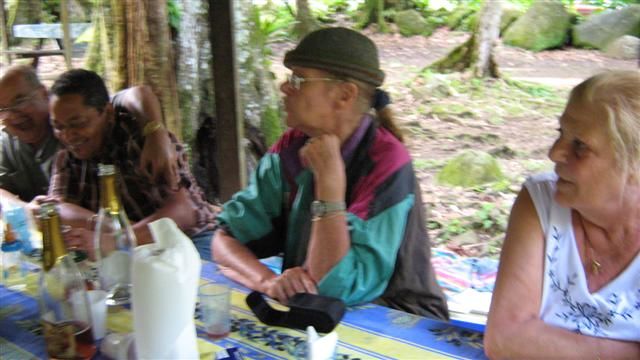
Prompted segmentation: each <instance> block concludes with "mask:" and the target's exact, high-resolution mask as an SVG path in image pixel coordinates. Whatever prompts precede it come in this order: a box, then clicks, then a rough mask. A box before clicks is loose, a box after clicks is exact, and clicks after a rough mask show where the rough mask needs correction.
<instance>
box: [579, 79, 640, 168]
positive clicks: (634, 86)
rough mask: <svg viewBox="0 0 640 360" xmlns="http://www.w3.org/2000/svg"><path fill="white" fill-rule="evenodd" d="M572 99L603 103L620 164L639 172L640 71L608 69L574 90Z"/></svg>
mask: <svg viewBox="0 0 640 360" xmlns="http://www.w3.org/2000/svg"><path fill="white" fill-rule="evenodd" d="M569 99H570V101H571V100H583V101H588V102H589V103H592V104H594V105H596V106H601V107H602V108H603V109H604V110H605V113H606V114H607V118H606V119H604V120H605V121H606V122H607V128H608V131H609V134H608V135H609V138H610V139H611V143H612V145H613V149H614V151H615V154H616V161H617V165H618V166H619V167H620V168H621V169H622V170H625V171H627V170H628V171H631V172H632V173H634V174H635V175H636V176H638V175H640V71H638V70H616V71H606V72H603V73H600V74H598V75H595V76H592V77H590V78H589V79H587V80H585V81H583V82H582V83H580V84H579V85H578V86H576V87H575V88H574V89H573V90H572V91H571V96H570V98H569Z"/></svg>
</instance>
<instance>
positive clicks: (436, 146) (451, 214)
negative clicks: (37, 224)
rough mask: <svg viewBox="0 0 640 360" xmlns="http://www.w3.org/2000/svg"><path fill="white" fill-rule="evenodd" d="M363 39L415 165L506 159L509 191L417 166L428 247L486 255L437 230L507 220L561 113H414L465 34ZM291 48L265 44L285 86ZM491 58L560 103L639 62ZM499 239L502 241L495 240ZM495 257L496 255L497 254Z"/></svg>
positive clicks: (582, 53) (508, 53)
mask: <svg viewBox="0 0 640 360" xmlns="http://www.w3.org/2000/svg"><path fill="white" fill-rule="evenodd" d="M364 33H365V34H367V35H368V36H370V37H371V38H372V39H373V40H374V42H375V43H376V44H377V46H378V48H379V51H380V58H381V63H382V68H383V69H384V70H385V71H386V80H385V84H384V85H383V87H384V88H385V89H386V90H388V91H389V92H390V93H391V95H392V98H393V102H394V109H395V111H396V115H397V117H398V119H399V121H400V122H401V124H403V125H404V126H405V127H407V128H408V129H412V131H410V132H408V133H409V134H410V135H409V138H408V141H407V145H408V147H409V149H410V151H411V154H412V156H413V158H414V161H418V162H422V163H433V164H441V163H443V162H444V161H445V160H447V159H449V158H451V157H452V156H454V155H456V154H457V153H458V152H459V151H460V150H462V149H466V148H472V149H480V150H485V151H489V152H496V151H503V150H504V151H506V152H508V153H510V155H509V156H501V157H500V159H499V161H500V165H501V166H502V168H503V171H504V172H505V173H506V174H507V176H508V178H509V180H510V181H511V185H510V186H509V187H508V189H507V190H503V191H477V189H462V188H451V187H446V186H442V185H439V184H437V183H436V181H435V179H434V177H435V174H436V172H437V171H438V170H439V168H440V166H437V165H436V166H424V167H417V173H418V177H419V180H420V182H421V186H422V189H423V200H424V201H425V202H426V203H427V204H426V205H427V208H428V211H429V218H430V220H432V221H434V222H435V223H437V224H440V228H437V229H432V230H430V232H431V237H432V239H434V242H435V243H436V244H438V245H448V246H449V247H451V248H456V249H457V250H461V251H460V252H461V253H465V254H467V255H484V254H486V253H487V251H488V249H487V243H488V242H489V241H491V240H492V239H489V238H487V236H486V235H480V236H479V237H474V238H472V239H470V240H469V239H467V240H463V242H466V243H467V245H465V246H466V248H465V249H460V247H459V246H458V244H456V241H457V240H456V239H455V238H454V239H449V237H448V236H447V237H446V238H443V226H446V224H449V223H450V222H451V221H452V220H453V219H457V218H461V217H464V216H471V215H473V214H474V213H475V212H477V210H478V208H479V207H480V205H481V204H483V203H491V204H496V206H498V207H500V208H502V209H503V213H504V215H505V216H506V213H508V209H509V208H510V206H511V203H512V202H513V199H514V197H515V194H516V192H517V191H518V189H519V187H520V183H521V182H522V180H523V179H524V177H525V176H527V175H530V174H532V173H534V172H537V171H540V170H544V169H550V166H551V163H550V162H549V161H548V160H547V158H546V152H547V149H548V147H549V146H550V145H551V143H552V141H553V139H554V137H555V134H556V133H555V128H556V127H557V120H556V119H557V116H558V115H560V113H559V112H558V113H557V114H554V115H553V116H549V115H545V114H543V113H542V112H540V113H537V112H533V115H531V114H532V113H531V112H527V114H526V115H523V116H514V115H513V114H511V115H509V116H508V117H506V118H505V119H501V120H502V121H500V122H499V123H495V122H492V121H491V119H487V118H483V117H482V114H480V115H479V116H475V117H471V118H468V119H465V120H464V122H460V121H449V120H447V119H440V118H438V117H437V116H433V115H432V114H429V113H424V112H421V111H418V110H417V109H419V108H420V107H421V106H423V105H424V104H422V103H421V101H420V100H416V99H415V98H414V97H413V95H412V91H411V87H412V86H411V85H412V83H413V82H414V80H415V76H416V74H417V73H418V72H419V71H420V69H422V68H424V67H425V66H427V65H429V64H430V63H432V62H433V61H435V60H437V59H439V58H440V57H442V56H444V55H445V54H447V53H448V52H449V51H450V50H451V49H453V48H454V47H455V46H456V45H458V44H460V43H462V42H463V41H465V40H466V39H467V37H468V36H469V35H468V33H464V32H452V31H449V30H447V29H439V30H437V31H436V32H435V33H434V34H433V35H431V36H430V37H423V36H414V37H410V38H406V37H403V36H401V35H399V34H378V33H375V32H373V31H371V30H368V29H365V30H364ZM293 46H294V44H293V43H276V44H272V45H271V47H272V51H273V55H272V63H273V65H272V70H273V71H274V73H275V74H276V78H277V79H283V78H284V76H285V73H286V72H287V69H285V68H284V67H283V66H282V57H283V55H284V52H285V51H286V50H287V49H290V48H292V47H293ZM495 51H496V60H497V62H498V64H499V67H500V71H501V72H502V74H503V75H504V76H506V77H508V78H511V79H516V80H524V81H529V82H534V83H540V84H544V85H548V86H552V87H554V88H556V89H558V90H559V92H558V94H560V95H559V96H562V98H565V97H566V94H567V93H568V91H569V90H570V88H571V87H573V86H574V85H576V84H578V83H579V82H580V81H582V80H584V79H585V78H587V77H589V76H591V75H593V74H596V73H598V72H601V71H604V70H607V69H637V68H638V61H633V60H631V61H624V60H615V59H610V58H607V57H605V56H604V55H603V54H602V53H601V52H599V51H596V50H580V49H573V48H564V49H559V50H552V51H543V52H539V53H533V52H529V51H526V50H522V49H518V48H512V47H508V46H503V45H502V44H498V45H497V47H496V49H495ZM73 63H74V66H75V67H82V59H81V58H75V59H74V62H73ZM64 69H65V67H64V61H63V58H62V57H60V56H49V57H45V58H42V59H41V61H40V65H39V67H38V72H39V75H40V76H41V77H42V79H43V80H44V82H45V84H46V85H50V84H51V82H52V81H53V80H54V79H55V77H56V76H57V75H58V74H60V73H61V72H63V71H64ZM486 101H487V102H490V101H492V100H491V99H486ZM534 101H535V100H534ZM496 106H500V105H499V104H496ZM415 129H418V130H419V131H416V130H415ZM499 236H500V234H498V235H497V237H499ZM493 240H495V239H493ZM476 243H479V245H480V246H478V244H476ZM493 255H496V254H495V252H494V254H493Z"/></svg>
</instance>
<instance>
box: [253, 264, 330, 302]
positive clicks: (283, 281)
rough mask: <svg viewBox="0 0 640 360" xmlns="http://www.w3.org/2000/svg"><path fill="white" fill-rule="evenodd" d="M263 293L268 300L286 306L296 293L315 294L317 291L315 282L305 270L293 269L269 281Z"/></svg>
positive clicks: (300, 268)
mask: <svg viewBox="0 0 640 360" xmlns="http://www.w3.org/2000/svg"><path fill="white" fill-rule="evenodd" d="M265 293H266V294H267V296H269V297H270V298H272V299H276V300H278V301H279V302H280V303H282V304H285V305H286V304H287V301H288V300H289V298H291V297H292V296H293V295H295V294H297V293H311V294H317V293H318V289H317V287H316V283H315V281H313V279H312V278H311V276H310V275H309V274H308V273H307V271H306V270H305V269H303V268H302V267H294V268H290V269H287V270H285V271H284V272H283V273H282V274H280V275H278V276H276V277H274V278H272V279H271V280H269V281H268V283H267V285H266V291H265Z"/></svg>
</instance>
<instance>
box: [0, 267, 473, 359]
mask: <svg viewBox="0 0 640 360" xmlns="http://www.w3.org/2000/svg"><path fill="white" fill-rule="evenodd" d="M37 278H38V273H37V269H34V271H32V272H31V273H30V274H29V276H28V286H27V288H26V289H25V291H24V292H17V291H12V290H9V289H7V288H5V287H4V286H0V304H2V307H1V310H0V358H2V359H25V358H46V353H45V344H44V338H43V337H42V334H41V328H40V317H39V312H38V306H37V297H36V293H37ZM205 281H216V282H221V283H225V284H228V285H230V286H231V287H232V289H233V291H232V328H231V333H230V335H229V336H228V337H226V338H224V339H220V340H211V339H209V338H207V336H206V334H205V332H204V328H203V327H202V323H201V322H200V321H199V320H198V312H197V311H196V327H197V332H198V349H199V351H200V358H202V359H212V358H213V357H214V354H215V353H216V352H218V351H220V350H222V349H225V348H230V347H236V348H238V349H239V351H240V353H241V354H242V355H243V357H244V358H245V359H291V358H304V354H305V352H306V333H305V332H304V331H300V330H293V329H287V328H282V327H272V326H266V325H264V324H262V323H261V322H260V321H259V320H258V319H257V318H256V317H255V315H254V314H253V313H252V311H251V310H250V309H249V308H248V306H247V305H246V303H245V298H246V295H247V294H248V293H249V290H248V289H247V288H244V287H242V286H240V285H239V284H237V283H235V282H233V281H232V280H229V279H227V278H225V277H224V276H223V275H222V274H221V273H220V272H219V271H218V269H217V266H216V264H214V263H211V262H203V265H202V273H201V282H205ZM107 328H108V331H109V332H122V333H127V332H131V331H133V322H132V312H131V311H130V310H129V309H128V308H126V307H112V308H110V309H109V315H108V318H107ZM335 331H336V332H337V333H338V336H339V343H338V348H337V350H336V351H337V355H336V359H344V360H348V359H391V358H399V359H435V358H437V359H444V358H453V359H485V356H484V351H483V345H482V332H479V331H476V330H474V329H473V328H472V327H469V328H467V327H465V325H464V324H463V323H460V322H457V323H456V325H453V324H452V323H446V322H441V321H436V320H431V319H427V318H424V317H421V316H417V315H412V314H407V313H405V312H402V311H397V310H393V309H390V308H387V307H384V306H379V305H374V304H365V305H361V306H354V307H349V308H348V310H347V313H346V314H345V316H344V318H343V320H342V322H341V323H340V325H338V327H337V328H336V330H335ZM97 358H102V357H101V356H100V355H98V356H97Z"/></svg>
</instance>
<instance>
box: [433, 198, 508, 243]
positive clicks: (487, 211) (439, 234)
mask: <svg viewBox="0 0 640 360" xmlns="http://www.w3.org/2000/svg"><path fill="white" fill-rule="evenodd" d="M509 211H510V207H509V206H503V205H497V204H494V203H489V202H484V203H481V204H480V207H479V208H478V209H476V211H475V213H473V215H468V216H461V217H458V218H455V219H451V220H449V221H448V222H446V223H444V224H443V223H440V222H438V221H436V220H429V221H428V222H427V229H429V230H432V231H436V238H435V239H434V244H435V245H440V244H443V243H446V242H447V241H448V240H450V239H451V238H453V237H455V236H458V235H461V234H464V233H466V232H468V231H474V232H476V233H480V234H485V235H488V236H490V237H495V236H497V235H500V234H504V232H505V231H506V229H507V223H508V219H509ZM489 246H490V247H491V246H494V247H496V249H493V250H492V249H489V253H491V254H494V253H495V254H499V252H500V251H499V250H500V244H489Z"/></svg>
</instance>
